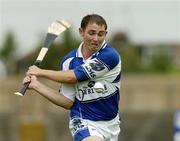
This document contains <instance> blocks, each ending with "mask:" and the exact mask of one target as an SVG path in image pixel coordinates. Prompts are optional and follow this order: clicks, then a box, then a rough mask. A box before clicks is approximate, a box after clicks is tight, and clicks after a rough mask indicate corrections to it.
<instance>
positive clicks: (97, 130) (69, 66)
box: [24, 14, 121, 141]
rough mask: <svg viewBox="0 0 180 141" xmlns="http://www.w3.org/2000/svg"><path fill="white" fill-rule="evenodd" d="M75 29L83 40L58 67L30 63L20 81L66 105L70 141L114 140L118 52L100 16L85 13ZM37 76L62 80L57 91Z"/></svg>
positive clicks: (118, 84)
mask: <svg viewBox="0 0 180 141" xmlns="http://www.w3.org/2000/svg"><path fill="white" fill-rule="evenodd" d="M79 33H80V36H81V37H82V39H83V42H82V43H81V44H80V46H79V48H78V49H76V50H73V51H71V52H70V53H69V54H67V55H66V56H65V57H64V59H63V61H62V65H61V67H62V70H61V71H53V70H44V69H40V68H38V67H36V66H31V67H30V68H29V70H28V71H27V73H26V75H27V76H26V77H25V78H24V83H26V82H30V85H29V88H30V89H34V90H35V91H37V92H38V93H40V94H41V95H42V96H44V97H45V98H47V99H49V100H50V101H51V102H53V103H55V104H57V105H59V106H61V107H63V108H65V109H70V122H69V127H70V131H71V133H72V136H73V139H74V141H117V140H118V135H119V132H120V127H119V124H120V120H119V113H118V103H119V97H120V78H121V60H120V55H119V54H118V53H117V52H116V51H115V49H114V48H112V47H111V46H110V45H108V44H107V43H106V42H105V37H106V34H107V24H106V21H105V20H104V19H103V17H101V16H99V15H96V14H92V15H87V16H85V17H84V18H83V19H82V21H81V27H80V28H79ZM37 77H45V78H47V79H50V80H53V81H57V82H60V83H62V86H61V90H60V92H57V91H55V90H52V89H51V88H49V87H47V86H45V85H44V84H42V83H41V82H39V81H38V80H37ZM97 82H98V85H96V84H97ZM94 86H96V88H95V87H94ZM98 87H100V88H98Z"/></svg>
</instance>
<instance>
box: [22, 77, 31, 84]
mask: <svg viewBox="0 0 180 141" xmlns="http://www.w3.org/2000/svg"><path fill="white" fill-rule="evenodd" d="M30 81H31V77H30V76H26V77H24V79H23V83H27V82H30Z"/></svg>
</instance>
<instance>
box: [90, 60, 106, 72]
mask: <svg viewBox="0 0 180 141" xmlns="http://www.w3.org/2000/svg"><path fill="white" fill-rule="evenodd" d="M89 65H90V66H91V68H92V69H93V70H95V71H101V70H103V69H105V67H104V65H103V64H102V63H100V62H99V61H97V60H94V62H93V63H89Z"/></svg>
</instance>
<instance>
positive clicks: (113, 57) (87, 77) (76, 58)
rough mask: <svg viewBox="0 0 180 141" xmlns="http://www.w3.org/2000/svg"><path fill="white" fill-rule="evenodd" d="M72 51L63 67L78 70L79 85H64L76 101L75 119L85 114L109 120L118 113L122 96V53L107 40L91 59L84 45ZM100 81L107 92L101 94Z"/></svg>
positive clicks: (64, 90) (76, 72)
mask: <svg viewBox="0 0 180 141" xmlns="http://www.w3.org/2000/svg"><path fill="white" fill-rule="evenodd" d="M82 44H83V43H81V45H80V46H79V48H78V49H76V50H73V51H71V52H70V53H69V54H68V55H66V56H65V57H64V59H63V61H62V64H61V67H62V69H63V70H74V73H75V75H76V77H77V79H78V81H79V83H77V84H62V87H61V92H62V93H63V94H64V95H65V96H66V97H68V98H69V99H71V100H73V101H74V104H73V107H72V109H71V111H70V116H71V118H73V117H81V118H84V119H89V120H92V121H106V120H111V119H113V118H115V117H116V116H117V114H118V104H119V99H120V78H121V59H120V55H119V54H118V52H117V51H116V50H115V49H114V48H112V47H111V46H110V45H108V44H107V43H105V41H104V43H103V44H102V46H101V48H100V50H99V51H98V52H96V53H95V54H93V55H92V56H91V57H90V58H88V59H87V60H84V59H83V56H82V52H81V48H82ZM96 82H100V83H101V84H103V86H104V91H103V92H101V93H99V92H96V91H95V89H94V87H93V86H94V84H95V83H96Z"/></svg>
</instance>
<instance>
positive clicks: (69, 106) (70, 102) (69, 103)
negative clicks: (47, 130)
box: [63, 100, 74, 110]
mask: <svg viewBox="0 0 180 141" xmlns="http://www.w3.org/2000/svg"><path fill="white" fill-rule="evenodd" d="M73 103H74V102H73V101H71V100H69V101H68V102H66V104H65V105H64V106H63V108H64V109H66V110H70V109H71V108H72V106H73Z"/></svg>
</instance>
